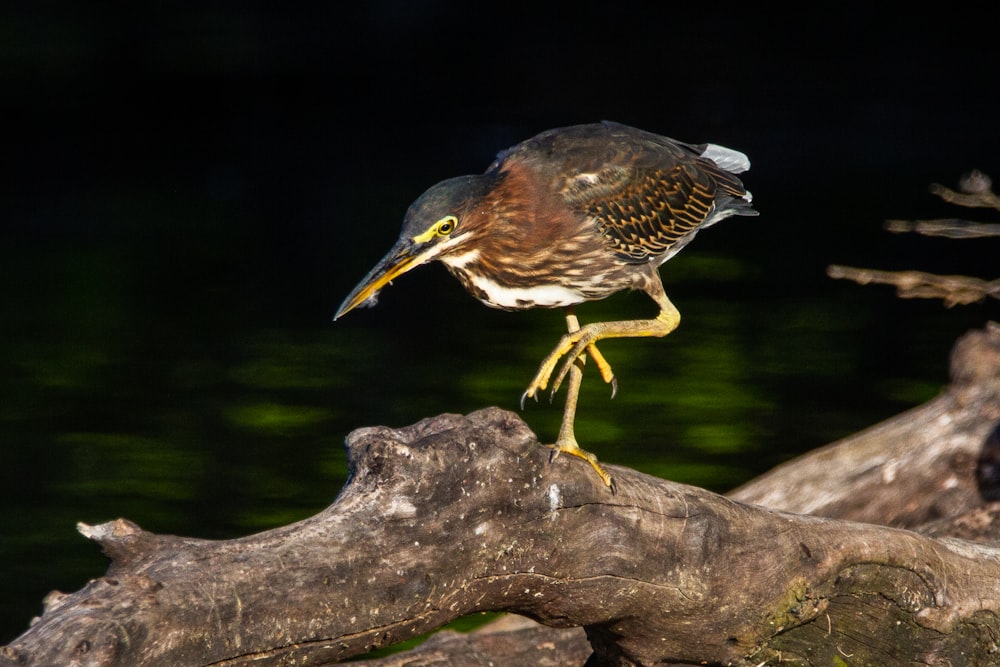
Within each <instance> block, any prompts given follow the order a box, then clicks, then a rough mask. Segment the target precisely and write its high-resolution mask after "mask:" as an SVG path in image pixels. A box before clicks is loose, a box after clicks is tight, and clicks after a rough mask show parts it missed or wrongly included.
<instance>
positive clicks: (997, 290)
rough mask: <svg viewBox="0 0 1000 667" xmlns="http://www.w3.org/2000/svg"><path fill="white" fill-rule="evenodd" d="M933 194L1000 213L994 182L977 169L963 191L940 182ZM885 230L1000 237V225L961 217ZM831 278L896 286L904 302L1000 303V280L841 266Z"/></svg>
mask: <svg viewBox="0 0 1000 667" xmlns="http://www.w3.org/2000/svg"><path fill="white" fill-rule="evenodd" d="M930 191H931V194H933V195H937V196H938V197H940V198H941V199H942V200H943V201H946V202H948V203H949V204H955V205H957V206H966V207H970V208H971V207H975V208H992V209H995V210H998V211H1000V197H998V196H997V195H996V194H994V192H993V190H992V180H991V179H990V177H989V176H987V175H986V174H984V173H982V172H981V171H977V170H973V171H971V172H969V173H968V174H965V175H964V176H963V177H962V178H961V179H960V180H959V190H958V191H955V190H952V189H950V188H947V187H945V186H943V185H940V184H938V183H932V184H931V186H930ZM885 228H886V230H888V231H890V232H892V233H894V234H901V233H907V232H916V233H917V234H921V235H923V236H941V237H945V238H950V239H969V238H985V237H990V236H1000V224H988V223H979V222H971V221H969V220H962V219H959V218H945V219H935V220H886V222H885ZM826 274H827V275H828V276H830V277H831V278H834V279H847V280H853V281H854V282H856V283H858V284H859V285H867V284H869V283H879V284H883V285H895V286H896V293H897V294H898V295H899V296H900V297H902V298H904V299H914V298H919V299H941V300H942V301H943V302H944V305H945V306H947V307H949V308H950V307H952V306H955V305H967V304H970V303H977V302H980V301H983V300H984V299H986V297H993V298H994V299H1000V278H997V279H994V280H983V279H981V278H974V277H971V276H940V275H935V274H933V273H924V272H923V271H883V270H879V269H863V268H856V267H851V266H842V265H839V264H833V265H831V266H829V267H828V268H827V270H826Z"/></svg>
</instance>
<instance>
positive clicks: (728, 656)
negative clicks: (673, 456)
mask: <svg viewBox="0 0 1000 667" xmlns="http://www.w3.org/2000/svg"><path fill="white" fill-rule="evenodd" d="M998 351H1000V330H998V329H997V328H996V327H988V328H987V329H986V330H984V331H981V332H973V333H972V334H970V335H969V336H967V337H966V338H964V339H963V341H960V343H959V344H958V345H957V346H956V352H955V355H954V359H953V362H954V363H955V368H954V369H953V376H954V377H953V384H952V386H951V387H949V388H948V390H946V392H945V393H944V394H942V396H941V397H939V398H938V399H935V400H934V401H932V402H931V403H930V404H928V405H926V406H924V407H923V408H919V409H917V410H915V411H912V412H911V413H908V414H907V415H906V416H905V418H898V420H895V421H894V420H890V422H887V423H886V424H883V425H881V426H879V427H875V428H874V429H870V430H869V431H867V432H865V433H862V434H859V435H858V436H856V437H855V438H851V439H848V440H846V441H844V442H842V443H840V444H838V445H836V446H834V447H833V448H831V449H828V450H823V451H821V452H819V453H818V454H816V455H815V456H814V457H813V458H814V459H815V460H818V461H819V462H820V463H819V465H810V463H809V457H807V458H806V459H804V460H802V461H798V462H794V463H791V464H788V465H787V466H783V467H782V468H781V469H778V470H777V471H775V472H774V473H773V474H772V475H771V476H770V481H769V480H768V478H767V477H765V478H764V479H762V480H761V481H759V482H757V483H754V484H750V485H747V486H746V487H744V488H743V489H740V490H738V491H737V492H736V494H735V496H736V498H739V500H740V501H737V500H734V499H731V498H726V497H722V496H719V495H716V494H712V493H709V492H707V491H705V490H702V489H698V488H695V487H691V486H685V485H682V484H676V483H672V482H668V481H664V480H660V479H656V478H653V477H650V476H648V475H643V474H641V473H638V472H636V471H632V470H628V469H625V468H620V467H617V466H608V468H609V469H611V471H612V474H614V476H615V477H616V480H617V483H618V485H617V486H618V492H617V493H616V494H612V493H610V492H609V491H608V489H607V487H605V486H604V484H603V483H602V482H601V481H600V480H599V479H598V478H597V476H596V475H594V474H593V471H592V470H591V468H590V466H589V465H588V464H586V463H585V462H583V461H579V460H577V459H574V458H573V457H560V458H559V459H557V460H556V461H555V462H551V463H550V462H549V457H548V451H547V450H546V449H544V448H543V447H541V446H540V445H539V444H538V442H537V439H536V438H535V436H534V434H533V433H531V431H530V430H529V429H528V427H527V426H526V425H525V424H524V422H522V421H521V420H520V419H519V418H518V417H517V416H516V415H514V414H512V413H509V412H505V411H502V410H499V409H496V408H490V409H486V410H482V411H479V412H475V413H472V414H470V415H468V416H459V415H441V416H439V417H435V418H431V419H427V420H424V421H421V422H419V423H417V424H414V425H413V426H410V427H407V428H402V429H389V428H384V427H374V428H364V429H359V430H357V431H355V432H354V433H352V434H351V435H350V436H349V437H348V440H347V447H348V453H349V465H350V469H351V475H350V478H349V480H348V483H347V484H346V485H345V487H344V488H343V490H342V491H341V493H340V495H339V496H338V497H337V499H336V501H335V502H334V503H333V504H332V505H331V506H330V507H329V508H327V509H326V510H324V511H323V512H321V513H319V514H317V515H316V516H314V517H311V518H309V519H306V520H304V521H301V522H298V523H296V524H292V525H289V526H285V527H282V528H278V529H275V530H271V531H267V532H264V533H260V534H257V535H251V536H248V537H245V538H241V539H236V540H228V541H208V540H198V539H191V538H183V537H175V536H166V535H155V534H152V533H148V532H145V531H143V530H141V529H140V528H139V527H138V526H136V525H135V524H132V523H130V522H128V521H125V520H118V521H114V522H110V523H106V524H102V525H100V526H85V525H81V531H82V532H83V533H84V534H85V535H86V536H87V537H89V538H91V539H93V540H95V541H96V542H98V543H99V544H100V545H101V547H102V548H103V549H104V551H105V553H106V554H107V555H108V556H109V557H110V558H111V565H110V567H109V569H108V571H107V573H106V574H105V576H103V577H101V578H99V579H96V580H94V581H92V582H90V583H89V584H88V585H87V586H86V587H85V588H83V589H82V590H80V591H78V592H76V593H72V594H69V595H64V594H52V595H50V596H49V597H48V598H47V601H46V610H45V613H44V614H43V616H42V617H41V619H40V620H39V621H38V622H37V623H35V624H34V625H33V626H32V627H31V628H29V630H28V631H27V632H25V633H24V634H23V635H22V636H20V637H19V638H17V639H16V640H15V641H14V642H12V643H11V644H10V645H9V646H6V647H3V648H2V649H0V665H3V666H6V665H60V666H62V665H130V666H137V667H138V666H144V665H251V664H252V665H322V664H327V663H329V662H332V661H335V660H342V659H345V658H348V657H351V656H357V655H360V654H363V653H366V652H368V651H370V650H371V649H373V648H377V647H381V646H387V645H390V644H394V643H396V642H399V641H401V640H403V639H406V638H409V637H414V636H417V635H420V634H423V633H426V632H428V631H430V630H433V629H435V628H438V627H441V626H442V625H444V624H445V623H448V622H449V621H451V620H453V619H456V618H458V617H460V616H464V615H467V614H473V613H476V612H481V611H507V612H514V613H516V614H520V615H523V616H527V617H529V618H532V619H536V620H538V621H540V622H542V623H544V624H545V625H547V626H550V627H552V628H572V627H574V626H579V627H583V628H584V630H585V633H586V638H587V640H588V641H589V643H590V647H586V646H584V645H583V643H582V641H581V640H580V639H579V637H580V635H579V633H578V632H577V633H576V634H575V635H574V633H573V632H572V631H568V632H562V633H561V634H558V633H559V632H560V631H551V630H549V629H547V628H545V629H539V628H530V627H529V628H519V629H518V630H517V631H515V632H516V633H522V634H516V635H509V634H508V635H507V636H506V640H507V641H506V645H505V646H501V644H504V641H503V640H502V639H501V638H500V634H499V633H495V632H494V633H486V632H484V633H477V634H476V635H474V636H471V637H470V636H456V635H453V634H447V635H442V636H440V637H435V640H434V641H433V642H430V645H429V646H427V645H425V646H424V647H423V649H422V652H421V653H419V654H418V656H416V657H413V656H411V657H412V659H411V660H410V661H408V662H406V663H405V664H409V665H412V664H431V663H432V662H433V657H432V651H433V650H436V649H435V646H436V647H438V648H440V647H442V646H445V645H447V644H449V643H451V644H453V646H452V647H451V650H453V651H454V653H449V654H448V655H450V656H451V657H450V658H449V659H450V660H452V662H444V663H441V662H434V663H433V664H456V665H457V664H486V663H487V662H492V661H493V660H492V658H489V657H485V658H484V661H483V662H477V661H476V658H475V656H487V655H495V656H496V662H498V663H504V662H515V663H517V664H539V665H541V664H579V663H580V662H581V656H584V655H587V654H588V653H590V651H592V654H591V656H590V658H589V660H588V662H587V664H588V665H592V666H594V665H653V664H668V663H681V664H719V665H747V666H749V665H761V664H778V663H779V662H782V663H784V662H788V663H793V664H806V665H829V664H901V663H910V662H915V663H919V664H935V665H937V664H940V665H946V664H952V665H954V664H965V665H977V664H983V665H985V664H995V663H996V661H997V656H998V651H1000V645H998V639H997V638H998V637H1000V549H998V548H996V547H994V546H992V545H987V544H977V543H973V542H970V541H963V540H956V539H953V538H947V537H945V538H934V537H929V536H926V535H921V534H918V533H916V532H912V531H909V530H902V529H899V528H893V527H885V526H879V525H874V524H875V523H877V522H884V523H893V524H896V525H900V526H911V527H913V526H916V525H919V524H920V523H926V521H927V520H928V519H937V521H938V524H937V527H936V528H932V529H930V530H929V532H931V533H933V534H937V535H940V534H947V533H948V532H949V531H950V530H952V529H953V527H954V526H951V527H949V526H947V525H946V526H944V527H943V528H942V524H941V523H940V522H941V521H942V520H944V521H947V518H948V517H952V516H954V515H962V516H964V517H965V519H964V523H960V524H955V525H962V526H964V529H965V530H969V531H970V532H975V531H974V530H970V526H971V527H974V526H977V525H987V526H989V525H991V524H992V523H994V522H993V520H992V518H993V516H994V515H995V511H994V510H993V509H992V508H991V506H989V505H987V504H984V503H983V502H982V500H981V499H980V500H979V501H977V500H976V493H977V491H976V490H977V489H986V490H987V491H988V489H989V488H990V487H989V481H990V480H991V479H993V476H994V468H993V463H992V461H993V459H992V458H991V455H989V454H988V453H987V454H986V455H983V456H980V450H981V449H982V446H983V443H984V442H989V439H990V437H991V436H990V433H991V429H995V428H996V427H995V422H996V419H997V417H998V415H1000V400H998V395H1000V392H998V391H997V378H998V377H1000V352H998ZM969 364H971V365H969ZM989 364H993V365H992V366H989ZM942 443H944V444H943V445H942ZM977 443H978V445H977ZM977 446H978V447H979V449H977ZM938 447H940V448H941V449H940V451H939V452H938V453H937V454H934V455H928V454H927V453H926V450H932V449H935V448H938ZM921 451H924V452H925V453H923V454H921ZM956 457H957V458H956ZM998 460H1000V457H998ZM956 461H957V463H956ZM911 482H913V483H911ZM885 484H889V485H890V487H891V488H890V489H889V490H888V491H886V490H885V489H884V485H885ZM779 487H780V488H786V489H788V490H787V492H784V493H779V492H778V490H780V489H779ZM865 494H866V495H867V496H868V502H867V503H865V502H859V501H856V500H855V499H856V498H857V496H859V495H865ZM904 494H910V495H905V496H904ZM935 497H936V499H935ZM741 501H742V502H741ZM750 502H763V503H769V504H772V505H774V506H775V507H784V508H790V509H795V510H796V511H798V512H800V513H798V514H793V513H790V512H787V511H780V510H779V509H775V508H765V507H762V506H760V505H754V504H750ZM802 512H813V513H817V514H820V513H825V514H828V515H831V516H833V515H840V516H847V517H850V518H854V519H862V520H865V521H869V523H860V522H857V521H844V520H840V519H833V518H826V517H820V516H808V515H806V514H803V513H802ZM976 512H978V513H979V515H978V516H976V515H975V513H976ZM942 517H945V518H944V519H942ZM987 534H988V533H987ZM546 633H549V634H546ZM512 636H513V637H514V640H513V641H510V639H511V637H512ZM574 636H575V637H576V639H574ZM546 637H549V638H550V639H546ZM557 640H558V642H561V643H557ZM485 646H493V647H494V648H495V650H496V653H489V652H488V651H487V652H485V653H484V652H482V650H483V647H485ZM446 651H447V649H446ZM518 651H519V652H518ZM515 655H516V656H518V657H517V658H512V657H511V656H515ZM421 656H422V657H421ZM571 656H572V657H571ZM464 657H469V658H470V660H468V661H464ZM393 660H397V662H393ZM398 660H399V659H398V658H387V659H384V660H383V662H382V663H381V664H403V663H402V662H398ZM546 660H549V661H550V662H548V663H546V662H545V661H546ZM369 664H380V663H378V662H370V663H369Z"/></svg>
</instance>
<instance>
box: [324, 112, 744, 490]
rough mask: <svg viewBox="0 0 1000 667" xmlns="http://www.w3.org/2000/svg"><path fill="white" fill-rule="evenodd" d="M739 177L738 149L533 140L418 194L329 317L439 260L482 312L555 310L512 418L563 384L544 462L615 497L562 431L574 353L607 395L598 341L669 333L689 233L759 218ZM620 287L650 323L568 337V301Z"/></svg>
mask: <svg viewBox="0 0 1000 667" xmlns="http://www.w3.org/2000/svg"><path fill="white" fill-rule="evenodd" d="M749 167H750V161H749V159H747V157H746V155H744V154H743V153H740V152H738V151H734V150H731V149H728V148H724V147H722V146H717V145H715V144H698V145H693V144H686V143H682V142H679V141H675V140H673V139H668V138H667V137H662V136H659V135H656V134H652V133H650V132H645V131H642V130H638V129H635V128H632V127H627V126H625V125H619V124H617V123H610V122H603V123H594V124H588V125H577V126H573V127H565V128H559V129H554V130H549V131H547V132H543V133H541V134H539V135H538V136H536V137H533V138H531V139H528V140H527V141H524V142H522V143H520V144H518V145H516V146H514V147H513V148H509V149H507V150H505V151H503V152H501V153H500V154H499V155H498V156H497V158H496V160H495V161H494V162H493V164H492V165H490V167H489V169H487V170H486V172H485V173H483V174H480V175H475V176H459V177H457V178H452V179H449V180H446V181H442V182H441V183H438V184H437V185H435V186H433V187H432V188H430V189H429V190H427V191H426V192H425V193H424V194H423V195H421V196H420V198H419V199H417V200H416V201H415V202H414V203H413V204H412V205H411V206H410V208H409V210H408V211H407V212H406V217H405V218H404V221H403V230H402V232H401V233H400V236H399V240H398V241H396V244H395V245H394V246H393V247H392V249H391V250H389V252H388V253H387V254H386V255H385V257H383V258H382V260H381V261H380V262H379V263H378V264H377V265H376V266H375V268H373V269H372V270H371V271H370V272H369V273H368V275H367V276H365V277H364V279H363V280H362V281H361V282H360V283H359V284H358V286H357V287H355V288H354V291H352V292H351V293H350V294H349V295H348V296H347V298H346V299H344V302H343V304H341V306H340V309H339V310H338V311H337V314H336V315H335V316H334V319H335V320H336V319H338V318H340V317H342V316H343V315H344V314H346V313H347V312H349V311H351V310H352V309H354V308H356V307H357V306H372V305H374V304H375V302H376V299H377V297H378V292H379V290H381V289H382V288H383V287H385V286H386V285H387V284H389V282H390V281H391V280H393V279H394V278H396V277H397V276H399V275H401V274H403V273H405V272H407V271H409V270H410V269H413V268H416V267H417V266H420V265H421V264H426V263H428V262H430V261H431V260H439V261H441V262H443V263H444V265H445V266H446V267H447V268H448V270H449V271H450V272H451V273H452V275H454V276H455V277H456V278H458V280H459V281H460V282H461V283H462V285H463V286H464V287H465V289H467V290H468V291H469V292H471V293H472V295H473V296H475V297H476V298H477V299H479V300H480V301H482V302H483V303H485V304H486V305H487V306H491V307H493V308H500V309H503V310H522V309H526V308H535V307H542V308H557V307H558V308H562V309H564V311H565V316H566V324H567V328H568V331H569V332H568V333H567V334H565V335H564V336H563V337H562V339H561V340H560V341H559V344H558V345H557V346H556V347H555V349H554V350H553V351H552V352H551V354H549V355H548V356H547V357H546V358H545V359H544V360H543V361H542V364H541V366H540V367H539V369H538V372H537V374H536V375H535V377H534V379H533V380H532V381H531V384H529V385H528V389H527V390H526V391H525V392H524V395H523V396H522V397H521V407H522V409H523V407H524V401H525V399H526V398H535V400H537V397H538V393H539V392H541V391H544V390H545V389H546V387H548V385H549V383H550V381H551V383H552V390H551V391H552V393H551V394H550V397H551V396H552V395H554V394H555V392H556V391H558V389H559V387H560V385H561V384H562V382H563V380H564V379H565V378H566V377H567V375H568V377H569V384H568V388H567V395H566V406H565V409H564V413H563V421H562V426H561V427H560V429H559V435H558V437H557V438H556V441H555V444H554V445H553V447H554V451H553V457H555V456H558V454H559V452H565V453H567V454H572V455H574V456H577V457H580V458H582V459H584V460H586V461H587V462H589V463H590V465H591V466H593V468H594V470H595V471H596V472H597V474H598V475H600V477H601V479H602V480H604V483H605V484H607V485H608V486H609V487H611V488H612V490H613V489H614V485H613V482H612V479H611V476H610V475H609V474H608V473H607V472H605V470H604V469H603V468H602V467H601V466H600V465H599V464H598V462H597V458H596V457H595V456H594V455H593V454H591V453H589V452H586V451H584V450H583V449H581V448H580V446H579V445H578V444H577V441H576V436H575V434H574V428H573V422H574V419H575V416H576V404H577V397H578V395H579V391H580V383H581V382H582V378H583V365H584V361H585V359H586V356H590V358H591V359H593V360H594V363H595V364H596V366H597V368H598V371H599V372H600V373H601V376H602V378H603V379H604V381H605V382H606V383H609V384H611V395H612V397H613V396H614V395H615V392H616V390H617V380H616V379H615V375H614V372H613V371H612V370H611V366H610V365H609V364H608V362H607V361H606V360H605V359H604V357H603V355H602V354H601V353H600V351H599V350H598V349H597V343H598V341H601V340H604V339H606V338H632V337H643V336H657V337H659V336H665V335H667V334H669V333H670V332H671V331H673V330H674V329H675V328H676V327H677V325H678V323H679V322H680V313H679V312H678V311H677V308H675V307H674V305H673V304H672V303H671V302H670V300H669V299H668V298H667V295H666V293H665V292H664V291H663V284H662V283H661V282H660V275H659V272H658V269H659V266H660V265H661V264H663V263H664V262H666V261H667V260H668V259H670V258H671V257H673V256H674V255H675V254H677V252H678V251H679V250H680V249H681V248H683V247H684V246H685V245H687V243H688V242H689V241H691V239H692V238H693V237H694V235H695V233H696V232H697V231H698V230H699V229H701V228H703V227H708V226H709V225H711V224H714V223H716V222H718V221H719V220H722V219H723V218H726V217H728V216H731V215H757V211H755V210H754V209H753V208H751V206H750V202H751V196H750V193H749V192H748V191H747V190H746V189H745V188H744V187H743V183H742V182H741V181H740V179H739V178H737V176H736V174H739V173H741V172H743V171H746V170H747V169H748V168H749ZM624 289H639V290H642V291H644V292H645V293H646V294H648V295H649V296H650V297H651V298H652V299H653V301H655V302H656V304H657V306H659V309H660V310H659V313H658V314H657V315H656V317H654V318H653V319H639V320H626V321H619V322H595V323H591V324H586V325H584V326H580V324H579V321H578V320H577V317H576V314H575V311H574V307H575V306H576V305H577V304H579V303H582V302H584V301H592V300H595V299H603V298H605V297H608V296H611V295H612V294H615V293H616V292H619V291H621V290H624ZM560 361H562V364H561V366H560ZM557 368H558V372H556V370H557ZM553 373H555V377H554V378H553Z"/></svg>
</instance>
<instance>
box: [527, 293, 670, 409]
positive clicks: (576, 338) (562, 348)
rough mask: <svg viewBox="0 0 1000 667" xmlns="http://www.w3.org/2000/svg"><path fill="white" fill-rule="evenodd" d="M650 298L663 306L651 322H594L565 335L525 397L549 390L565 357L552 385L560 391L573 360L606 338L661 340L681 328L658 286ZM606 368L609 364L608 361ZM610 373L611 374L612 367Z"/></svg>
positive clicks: (543, 364)
mask: <svg viewBox="0 0 1000 667" xmlns="http://www.w3.org/2000/svg"><path fill="white" fill-rule="evenodd" d="M655 288H658V289H655ZM650 296H652V297H653V298H654V299H655V300H656V302H657V304H659V306H660V312H659V314H658V315H657V316H656V317H655V318H653V319H651V320H624V321H621V322H593V323H591V324H587V325H585V326H583V327H580V328H579V329H577V330H575V331H571V332H570V333H567V334H566V335H564V336H563V337H562V340H560V341H559V344H558V345H557V346H556V348H555V349H554V350H552V352H550V353H549V356H547V357H545V359H544V360H543V361H542V364H541V366H540V367H539V368H538V372H537V373H536V374H535V378H534V379H533V380H532V381H531V384H530V385H528V389H527V391H525V392H524V396H525V397H533V396H536V395H537V393H538V392H540V391H542V390H544V389H545V388H546V387H547V386H548V384H549V379H550V378H551V377H552V373H553V372H555V369H556V366H558V365H559V361H560V359H563V357H565V359H564V360H563V365H562V368H560V370H559V373H558V374H557V375H556V377H555V381H554V382H553V385H552V391H553V393H554V392H555V391H556V390H558V389H559V385H560V384H562V381H563V379H564V378H565V377H566V374H567V373H568V372H569V370H570V368H571V367H572V366H573V362H574V360H575V359H576V358H577V357H579V356H580V355H581V354H582V353H583V352H584V350H589V348H590V347H591V346H593V345H594V344H595V343H597V342H598V341H601V340H604V339H606V338H643V337H647V336H653V337H662V336H666V335H667V334H669V333H670V332H671V331H673V330H674V329H676V328H677V325H678V324H680V321H681V314H680V312H678V310H677V308H676V307H675V306H674V304H673V303H671V302H670V299H668V298H667V295H666V294H665V293H664V292H663V288H662V287H661V286H659V285H656V286H654V288H651V290H650ZM595 349H596V348H595ZM598 354H600V353H598ZM601 358H603V357H601ZM595 361H596V359H595ZM605 364H607V362H606V361H605ZM598 367H600V362H598ZM608 370H609V371H610V367H609V368H608ZM602 375H603V372H602ZM612 377H613V376H612Z"/></svg>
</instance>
